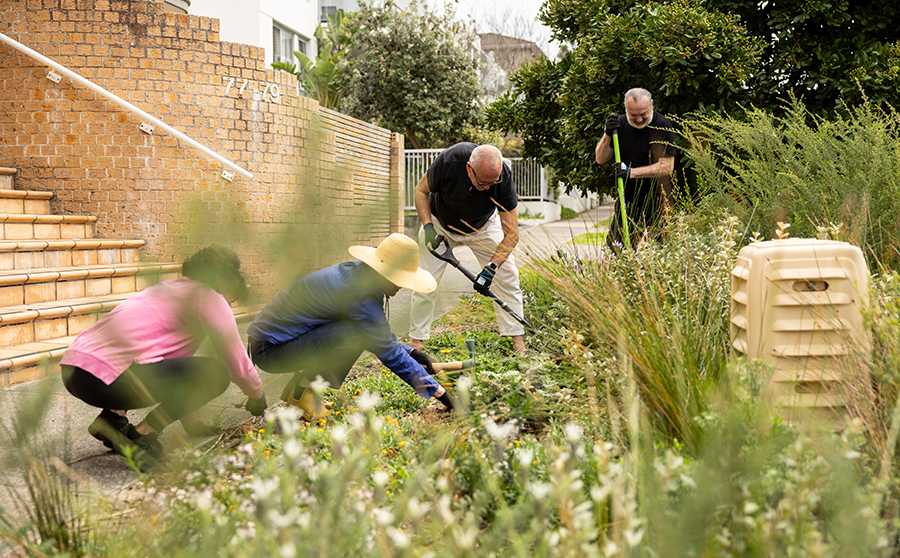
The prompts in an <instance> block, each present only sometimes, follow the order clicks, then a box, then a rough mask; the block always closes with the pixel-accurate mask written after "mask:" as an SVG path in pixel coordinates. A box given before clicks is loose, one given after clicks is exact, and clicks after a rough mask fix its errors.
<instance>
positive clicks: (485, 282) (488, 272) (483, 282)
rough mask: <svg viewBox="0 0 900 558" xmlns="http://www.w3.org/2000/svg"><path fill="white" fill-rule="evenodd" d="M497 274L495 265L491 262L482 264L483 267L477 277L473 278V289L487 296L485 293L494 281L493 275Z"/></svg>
mask: <svg viewBox="0 0 900 558" xmlns="http://www.w3.org/2000/svg"><path fill="white" fill-rule="evenodd" d="M496 274H497V266H496V265H494V264H493V263H489V264H487V265H486V266H484V269H482V270H481V273H479V274H478V277H476V278H475V283H474V284H473V286H474V287H475V290H476V291H477V292H479V293H481V294H483V295H484V296H489V295H488V294H487V291H488V289H490V288H491V283H493V282H494V275H496Z"/></svg>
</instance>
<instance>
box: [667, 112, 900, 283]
mask: <svg viewBox="0 0 900 558" xmlns="http://www.w3.org/2000/svg"><path fill="white" fill-rule="evenodd" d="M785 110H786V114H785V116H783V117H776V116H773V115H771V114H769V113H766V112H763V111H761V110H748V111H745V112H743V113H742V114H740V115H736V116H734V117H715V118H713V117H703V116H698V117H697V118H696V119H695V120H689V121H685V122H684V135H685V139H686V140H687V141H686V142H685V143H686V145H687V146H688V147H687V148H686V152H687V156H688V157H689V158H690V160H691V161H692V164H693V166H694V170H695V172H696V173H697V175H698V177H699V180H698V182H699V184H701V185H702V188H703V191H702V199H701V201H700V202H699V205H698V207H696V208H691V211H692V212H693V213H694V214H695V218H696V219H697V225H698V228H699V229H700V230H702V229H705V228H707V227H709V226H712V225H713V224H714V223H715V222H716V221H717V220H718V219H719V217H720V216H721V214H722V211H726V212H728V213H729V214H731V215H735V216H736V217H737V218H738V219H739V220H740V221H741V222H742V223H744V225H745V227H746V233H747V236H752V235H753V234H754V233H757V232H758V233H760V234H761V235H762V236H763V237H769V238H771V237H773V236H774V232H775V229H776V228H777V226H778V223H779V222H783V223H790V224H791V235H792V236H797V237H807V238H815V237H821V238H826V237H827V238H832V239H835V240H845V241H849V242H852V243H853V244H855V245H857V246H860V247H862V248H863V250H864V252H865V256H866V259H867V261H868V262H869V265H870V267H871V268H872V269H878V267H879V266H881V265H884V266H887V267H891V268H894V269H896V268H897V266H898V264H900V181H898V178H897V177H898V176H900V115H898V113H897V111H896V110H894V109H892V108H888V109H880V108H877V107H874V106H872V105H868V104H865V105H861V106H859V107H856V108H854V109H852V110H850V111H849V112H848V113H847V114H844V115H840V116H837V117H836V118H834V119H832V120H825V119H822V118H819V117H817V116H816V115H813V114H810V113H809V112H808V111H807V110H806V107H805V105H804V104H803V103H802V102H801V101H799V100H794V101H793V102H792V103H791V104H790V105H789V106H787V107H785Z"/></svg>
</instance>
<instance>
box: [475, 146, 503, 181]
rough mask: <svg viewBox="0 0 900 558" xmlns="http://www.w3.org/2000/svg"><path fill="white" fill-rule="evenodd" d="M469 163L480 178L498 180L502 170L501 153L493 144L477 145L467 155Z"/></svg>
mask: <svg viewBox="0 0 900 558" xmlns="http://www.w3.org/2000/svg"><path fill="white" fill-rule="evenodd" d="M469 164H470V165H472V167H474V168H475V172H476V173H478V177H479V178H480V179H481V180H485V181H486V180H488V179H490V180H491V181H494V180H499V178H500V173H501V172H503V155H502V154H501V153H500V150H499V149H497V148H496V147H494V146H493V145H479V146H478V147H476V148H475V149H474V150H473V151H472V154H471V155H469ZM495 177H496V178H495Z"/></svg>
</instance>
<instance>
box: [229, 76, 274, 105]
mask: <svg viewBox="0 0 900 558" xmlns="http://www.w3.org/2000/svg"><path fill="white" fill-rule="evenodd" d="M222 79H223V80H226V81H227V82H228V85H226V86H225V95H226V96H227V95H228V94H229V93H230V92H231V86H233V85H234V82H235V78H233V77H228V76H222ZM248 83H250V82H249V81H248V80H246V79H242V80H240V89H239V90H238V96H243V95H244V89H246V87H247V84H248ZM252 91H257V90H256V89H253V90H252ZM267 95H268V96H270V98H271V101H272V102H273V103H277V102H278V101H279V100H280V99H281V89H280V88H279V87H278V84H277V83H267V84H266V88H265V90H263V94H262V97H263V100H266V96H267Z"/></svg>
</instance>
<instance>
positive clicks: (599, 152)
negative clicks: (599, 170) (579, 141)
mask: <svg viewBox="0 0 900 558" xmlns="http://www.w3.org/2000/svg"><path fill="white" fill-rule="evenodd" d="M612 156H613V149H612V142H611V141H610V139H609V136H607V135H606V134H603V137H602V138H600V141H599V142H597V147H595V148H594V157H595V158H596V160H597V163H598V164H600V165H602V164H603V163H605V162H607V161H609V160H610V159H611V158H612Z"/></svg>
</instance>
